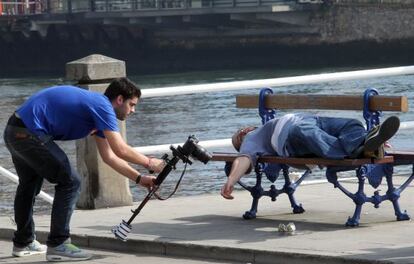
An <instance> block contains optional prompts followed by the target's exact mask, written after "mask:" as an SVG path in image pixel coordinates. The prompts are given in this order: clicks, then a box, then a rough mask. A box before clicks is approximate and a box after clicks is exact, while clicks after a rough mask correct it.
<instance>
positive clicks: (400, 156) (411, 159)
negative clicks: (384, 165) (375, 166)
mask: <svg viewBox="0 0 414 264" xmlns="http://www.w3.org/2000/svg"><path fill="white" fill-rule="evenodd" d="M387 155H391V156H393V157H394V163H395V164H399V165H401V164H413V163H414V151H409V150H387Z"/></svg>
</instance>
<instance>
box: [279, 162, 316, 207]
mask: <svg viewBox="0 0 414 264" xmlns="http://www.w3.org/2000/svg"><path fill="white" fill-rule="evenodd" d="M309 174H310V170H307V171H306V172H305V173H304V174H303V175H302V176H301V177H300V179H299V180H297V181H296V182H295V183H292V182H291V181H290V177H289V169H288V168H283V177H284V178H285V185H284V187H283V189H284V191H285V192H286V194H287V195H288V197H289V201H290V205H291V206H292V208H293V213H294V214H302V213H303V212H305V209H303V207H302V204H298V203H297V202H296V199H295V197H294V196H293V194H294V192H295V191H296V188H297V187H298V186H299V185H300V183H301V182H302V181H303V179H304V178H305V177H306V176H308V175H309Z"/></svg>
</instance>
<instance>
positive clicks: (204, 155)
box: [191, 144, 212, 164]
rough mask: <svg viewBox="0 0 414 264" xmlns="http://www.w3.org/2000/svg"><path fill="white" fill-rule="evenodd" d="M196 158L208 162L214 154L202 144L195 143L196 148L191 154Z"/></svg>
mask: <svg viewBox="0 0 414 264" xmlns="http://www.w3.org/2000/svg"><path fill="white" fill-rule="evenodd" d="M191 156H193V157H194V158H195V159H198V160H199V161H201V162H202V163H204V164H207V162H209V161H210V160H211V158H212V155H211V154H210V153H209V152H208V151H207V150H205V149H204V148H203V147H201V146H200V145H197V144H195V149H194V151H193V153H192V154H191Z"/></svg>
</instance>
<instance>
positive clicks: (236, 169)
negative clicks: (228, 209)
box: [221, 156, 251, 199]
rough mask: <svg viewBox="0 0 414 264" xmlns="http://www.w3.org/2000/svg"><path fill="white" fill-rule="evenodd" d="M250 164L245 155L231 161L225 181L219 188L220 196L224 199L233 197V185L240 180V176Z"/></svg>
mask: <svg viewBox="0 0 414 264" xmlns="http://www.w3.org/2000/svg"><path fill="white" fill-rule="evenodd" d="M250 166H251V162H250V159H249V158H248V157H246V156H242V157H238V158H236V159H235V160H234V161H233V165H232V166H231V171H230V174H229V177H228V179H227V182H226V183H225V184H224V186H223V187H222V188H221V196H223V197H224V198H226V199H233V198H234V197H233V196H232V195H231V193H232V192H233V187H234V185H235V184H236V183H237V182H238V181H239V180H240V178H241V177H242V176H243V175H244V174H246V172H247V171H248V170H249V169H250Z"/></svg>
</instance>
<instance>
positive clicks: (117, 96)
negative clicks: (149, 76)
mask: <svg viewBox="0 0 414 264" xmlns="http://www.w3.org/2000/svg"><path fill="white" fill-rule="evenodd" d="M104 94H105V95H106V97H108V98H109V101H111V103H112V106H113V107H114V110H115V113H116V117H117V118H118V119H119V120H125V119H126V117H127V116H128V115H130V114H132V113H134V112H135V106H136V105H137V104H138V99H139V98H141V90H140V89H139V87H138V86H137V85H136V84H135V83H133V82H132V81H131V80H129V79H128V78H117V79H115V80H113V81H112V82H111V83H110V84H109V86H108V88H106V90H105V93H104Z"/></svg>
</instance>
